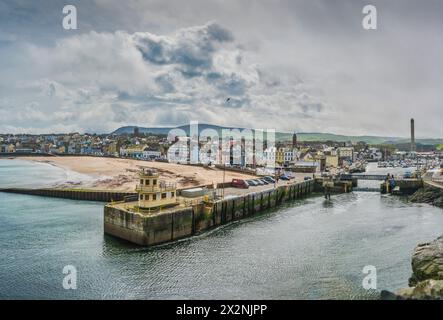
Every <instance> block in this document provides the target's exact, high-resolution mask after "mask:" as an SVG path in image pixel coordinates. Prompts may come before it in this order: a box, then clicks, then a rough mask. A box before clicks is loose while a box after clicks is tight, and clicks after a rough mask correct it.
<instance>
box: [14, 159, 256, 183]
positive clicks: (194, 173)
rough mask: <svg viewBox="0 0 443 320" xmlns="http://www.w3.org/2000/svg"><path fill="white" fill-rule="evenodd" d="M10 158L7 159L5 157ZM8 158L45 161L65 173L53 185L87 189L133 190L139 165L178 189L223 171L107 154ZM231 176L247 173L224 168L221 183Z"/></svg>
mask: <svg viewBox="0 0 443 320" xmlns="http://www.w3.org/2000/svg"><path fill="white" fill-rule="evenodd" d="M9 159H10V160H11V158H9ZM12 159H16V160H22V161H28V162H37V163H45V164H48V165H52V166H55V167H58V168H61V169H63V170H65V171H66V172H67V178H66V181H63V182H61V183H58V184H56V185H54V186H53V187H57V188H74V187H77V188H88V189H93V190H119V191H133V190H134V189H135V185H136V184H137V181H138V172H139V171H140V169H141V168H153V169H156V170H157V171H159V173H160V176H161V179H162V180H165V181H167V182H173V183H176V184H177V187H178V188H187V187H195V186H200V185H209V184H213V183H221V182H223V170H221V169H216V168H207V167H200V166H190V165H183V164H175V163H168V162H153V161H143V160H134V159H122V158H107V157H91V156H87V157H82V156H70V157H44V156H42V157H40V156H35V157H20V156H17V157H13V158H12ZM233 178H238V179H250V178H251V175H247V174H242V173H237V172H230V171H226V175H225V182H229V181H231V180H232V179H233Z"/></svg>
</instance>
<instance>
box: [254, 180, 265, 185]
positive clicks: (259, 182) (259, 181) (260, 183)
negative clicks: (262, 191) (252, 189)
mask: <svg viewBox="0 0 443 320" xmlns="http://www.w3.org/2000/svg"><path fill="white" fill-rule="evenodd" d="M254 181H255V182H257V183H258V185H259V186H264V185H265V184H264V183H263V182H262V181H261V180H260V179H254Z"/></svg>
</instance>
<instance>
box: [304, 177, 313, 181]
mask: <svg viewBox="0 0 443 320" xmlns="http://www.w3.org/2000/svg"><path fill="white" fill-rule="evenodd" d="M311 179H312V177H305V178H304V180H305V181H308V180H311Z"/></svg>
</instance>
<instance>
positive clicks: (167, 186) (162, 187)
mask: <svg viewBox="0 0 443 320" xmlns="http://www.w3.org/2000/svg"><path fill="white" fill-rule="evenodd" d="M176 188H177V186H176V184H175V183H168V182H161V183H159V184H157V185H154V186H153V185H151V186H146V185H141V184H138V185H137V186H136V187H135V191H137V192H157V191H159V192H161V191H169V190H175V189H176Z"/></svg>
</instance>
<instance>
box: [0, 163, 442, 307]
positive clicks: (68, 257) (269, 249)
mask: <svg viewBox="0 0 443 320" xmlns="http://www.w3.org/2000/svg"><path fill="white" fill-rule="evenodd" d="M2 161H3V160H0V179H1V180H0V185H6V184H8V183H11V181H17V179H18V177H17V176H14V177H11V176H10V173H11V172H21V173H22V175H21V177H20V178H19V180H20V181H22V182H26V183H29V182H31V181H36V180H37V179H40V178H39V177H40V175H41V174H40V173H39V170H40V169H41V168H40V167H38V168H37V167H35V165H29V164H28V163H25V164H24V163H23V162H14V163H13V165H14V166H15V169H14V171H13V170H11V169H8V166H9V165H11V164H12V162H11V161H9V164H8V165H6V164H5V162H3V164H2ZM51 168H52V167H51ZM54 170H58V169H54ZM25 172H26V175H25V174H23V173H25ZM34 174H35V176H34ZM54 175H56V173H54ZM102 212H103V210H102V204H99V203H90V202H77V201H70V200H62V199H51V198H40V197H32V196H23V195H11V194H4V193H0V248H1V250H0V298H30V299H32V298H45V299H51V298H68V299H71V298H87V299H88V298H106V299H110V298H125V299H130V298H140V299H152V298H154V299H168V298H184V299H209V298H216V299H225V298H226V299H237V298H249V299H254V298H257V299H262V298H263V299H267V298H268V299H269V298H270V299H296V298H301V299H331V298H332V299H338V298H345V299H353V298H374V297H376V296H377V293H376V292H368V291H365V290H363V289H362V288H361V281H362V279H363V276H364V275H363V273H362V269H363V267H364V266H365V265H374V266H376V267H377V274H378V288H379V289H380V290H381V289H396V288H400V287H404V286H407V279H408V277H409V275H410V273H411V271H410V259H411V252H412V250H413V248H414V247H415V245H416V244H417V243H418V242H422V241H428V240H431V239H434V238H436V237H437V236H439V235H441V234H442V233H443V210H442V209H438V208H433V207H430V206H427V205H415V204H414V205H411V204H408V203H406V201H405V200H402V199H398V198H394V197H390V196H381V195H380V194H377V193H364V192H361V193H353V194H346V195H339V196H334V197H333V199H332V202H330V203H329V202H325V201H324V200H323V199H322V198H309V199H306V200H303V201H299V202H297V203H294V204H291V205H290V206H286V207H282V208H280V209H278V210H276V211H272V212H268V213H265V214H262V215H260V216H257V217H254V218H251V219H248V220H243V221H241V222H237V223H235V224H231V225H228V226H224V227H222V228H219V229H216V230H214V231H212V232H211V233H207V234H204V235H201V236H199V237H194V238H191V239H188V240H184V241H181V242H179V243H175V244H170V245H165V246H161V247H157V248H151V249H146V248H140V247H136V246H132V245H130V244H128V243H125V242H121V241H119V240H116V239H114V238H111V237H108V236H104V235H103V226H102V214H103V213H102ZM65 265H74V266H76V268H77V272H78V282H77V285H78V289H77V290H69V291H67V290H64V289H63V287H62V280H63V277H64V275H63V274H62V269H63V267H64V266H65Z"/></svg>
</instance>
